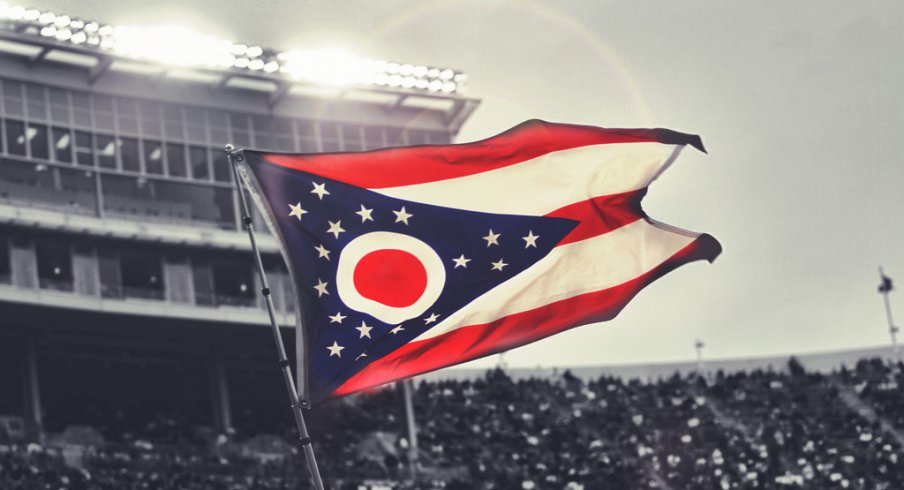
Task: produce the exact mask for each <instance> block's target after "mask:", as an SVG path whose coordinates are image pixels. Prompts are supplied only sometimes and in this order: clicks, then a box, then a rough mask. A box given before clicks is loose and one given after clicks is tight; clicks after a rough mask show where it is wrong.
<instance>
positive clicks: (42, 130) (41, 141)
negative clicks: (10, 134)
mask: <svg viewBox="0 0 904 490" xmlns="http://www.w3.org/2000/svg"><path fill="white" fill-rule="evenodd" d="M25 135H26V137H27V138H28V146H30V147H31V157H32V158H40V159H42V160H48V159H50V148H48V140H47V126H45V125H43V124H29V125H28V128H27V129H26V130H25Z"/></svg>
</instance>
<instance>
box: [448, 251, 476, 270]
mask: <svg viewBox="0 0 904 490" xmlns="http://www.w3.org/2000/svg"><path fill="white" fill-rule="evenodd" d="M452 261H453V262H455V269H458V268H459V267H464V268H465V269H467V268H468V262H470V261H471V259H468V258H465V254H461V255H460V256H459V257H458V258H455V259H452Z"/></svg>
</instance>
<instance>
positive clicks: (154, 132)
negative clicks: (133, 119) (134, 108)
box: [138, 101, 160, 137]
mask: <svg viewBox="0 0 904 490" xmlns="http://www.w3.org/2000/svg"><path fill="white" fill-rule="evenodd" d="M159 109H160V106H159V105H158V104H157V103H155V102H150V101H141V102H139V103H138V110H139V112H140V113H141V118H140V119H141V131H142V132H143V133H144V134H145V135H147V136H156V137H160V112H159Z"/></svg>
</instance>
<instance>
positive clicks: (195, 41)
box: [0, 2, 465, 95]
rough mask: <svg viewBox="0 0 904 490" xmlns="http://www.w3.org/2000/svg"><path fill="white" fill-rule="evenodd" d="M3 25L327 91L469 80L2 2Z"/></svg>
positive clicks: (436, 87) (450, 90) (446, 88)
mask: <svg viewBox="0 0 904 490" xmlns="http://www.w3.org/2000/svg"><path fill="white" fill-rule="evenodd" d="M0 20H8V21H11V22H10V24H12V26H13V28H18V29H17V31H18V32H21V33H25V34H28V33H32V34H35V35H39V36H41V37H44V38H49V39H53V40H55V41H56V42H59V43H65V44H71V45H78V46H90V47H92V48H95V49H100V50H103V51H111V52H113V53H115V54H116V55H118V56H122V57H126V58H131V59H135V60H141V61H150V62H154V63H160V64H164V65H174V66H179V67H203V68H210V69H228V70H248V71H251V72H258V73H259V72H263V73H266V74H269V75H272V76H277V75H278V74H281V75H283V76H286V77H288V78H290V79H293V80H298V81H304V82H310V83H315V84H322V85H327V86H346V85H370V86H378V87H391V88H394V89H405V90H411V91H424V92H432V93H442V94H449V95H453V94H457V93H460V92H461V88H462V84H463V82H464V81H465V75H464V74H463V73H461V72H457V71H455V70H452V69H449V68H438V67H428V66H425V65H413V64H408V63H404V64H403V63H397V62H389V61H383V60H372V59H368V58H361V57H358V56H354V55H352V54H350V53H347V52H345V51H342V50H339V49H335V48H323V49H296V50H290V51H285V52H279V51H275V50H272V49H265V48H262V47H260V46H253V45H247V44H244V43H233V42H232V41H228V40H225V39H219V38H216V37H214V36H209V35H205V34H201V33H198V32H195V31H193V30H191V29H188V28H186V27H180V26H148V27H139V26H112V25H108V24H101V23H98V22H96V21H89V20H83V19H78V18H72V17H70V16H68V15H62V14H57V13H54V12H50V11H43V12H42V11H40V10H38V9H33V8H32V9H27V8H25V7H22V6H20V5H10V4H8V3H6V2H0Z"/></svg>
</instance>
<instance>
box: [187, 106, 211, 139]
mask: <svg viewBox="0 0 904 490" xmlns="http://www.w3.org/2000/svg"><path fill="white" fill-rule="evenodd" d="M185 136H186V138H188V141H197V142H203V143H206V142H207V122H206V118H205V116H204V110H203V109H199V108H197V107H186V108H185Z"/></svg>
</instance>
